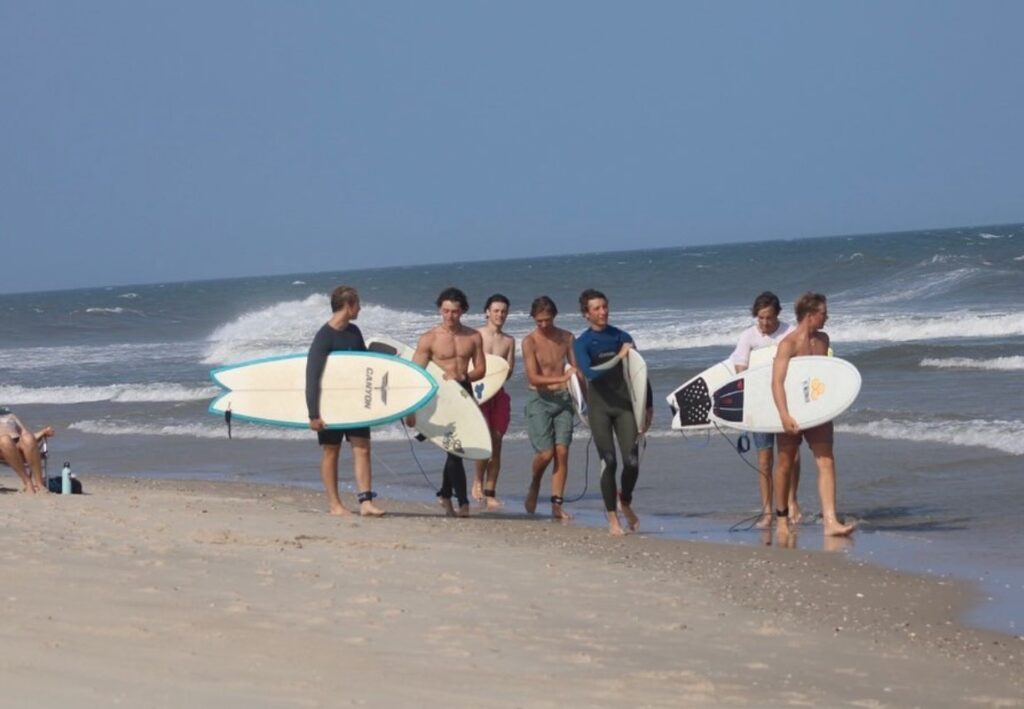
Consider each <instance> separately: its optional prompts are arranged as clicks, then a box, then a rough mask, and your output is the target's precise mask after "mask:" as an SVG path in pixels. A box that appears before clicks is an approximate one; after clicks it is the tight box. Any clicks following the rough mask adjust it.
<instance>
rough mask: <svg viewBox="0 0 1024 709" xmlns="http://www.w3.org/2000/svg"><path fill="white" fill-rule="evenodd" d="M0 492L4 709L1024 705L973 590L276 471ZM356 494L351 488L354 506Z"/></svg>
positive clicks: (1011, 661)
mask: <svg viewBox="0 0 1024 709" xmlns="http://www.w3.org/2000/svg"><path fill="white" fill-rule="evenodd" d="M86 483H87V491H88V492H89V493H90V494H88V495H82V496H74V497H61V496H57V495H54V496H49V497H48V498H45V499H33V498H29V497H26V496H23V495H20V494H16V493H14V492H13V491H11V490H9V489H8V490H4V492H5V493H6V494H2V495H0V515H2V520H3V523H2V529H3V531H4V535H3V541H4V544H3V548H2V552H0V555H2V557H0V558H2V561H3V569H4V575H3V578H4V581H3V594H4V599H5V601H6V604H5V605H6V613H5V615H4V619H3V622H2V625H0V628H2V638H3V643H2V650H0V702H2V703H3V705H5V706H27V707H33V706H57V705H62V706H75V707H107V706H111V705H122V706H132V707H181V706H184V705H186V704H188V705H192V706H197V707H207V706H210V707H214V706H215V707H236V706H237V707H290V706H298V707H303V706H312V707H317V706H328V707H331V706H348V705H358V706H387V707H392V706H443V705H449V706H452V705H453V706H494V707H564V706H581V707H593V706H674V707H678V706H721V705H751V704H758V705H762V706H858V707H887V706H893V707H911V706H922V707H934V706H958V707H962V706H967V707H972V706H998V707H1011V706H1024V679H1022V678H1024V671H1022V670H1024V662H1022V653H1024V641H1022V640H1021V639H1019V638H1013V637H1009V636H1004V635H997V634H994V633H986V632H982V631H977V630H972V629H968V628H965V627H964V626H963V625H961V624H959V623H958V622H957V618H958V617H959V614H960V613H961V611H962V610H963V608H965V607H966V605H967V604H968V603H969V602H970V599H971V593H972V591H971V590H970V589H969V588H966V587H965V586H962V585H958V584H956V583H953V582H948V581H942V580H939V579H934V578H919V577H914V576H909V575H905V574H900V573H897V572H894V571H889V570H885V569H880V568H874V567H871V566H868V565H865V564H858V563H856V562H852V561H849V560H847V559H845V558H842V557H841V556H839V555H831V554H826V553H821V552H807V551H799V550H793V549H779V548H776V547H771V548H757V547H741V546H733V545H714V544H701V543H691V542H685V541H669V540H661V539H654V538H650V537H645V536H643V535H637V536H631V537H628V538H625V539H611V538H609V537H607V536H606V535H605V534H604V533H603V532H602V531H601V530H595V529H587V528H580V527H577V526H573V525H568V526H565V525H559V524H555V523H552V522H550V521H546V520H544V519H543V518H537V519H527V518H525V517H524V516H521V515H517V514H505V515H481V516H478V517H474V518H472V519H468V520H451V519H444V518H442V517H440V516H438V508H437V507H435V506H433V505H430V506H427V505H404V506H399V505H397V504H395V503H391V504H388V501H387V500H385V501H383V502H382V503H381V504H382V505H383V506H385V507H387V508H388V509H389V511H390V512H391V514H389V516H388V517H386V518H384V519H381V520H363V519H358V518H351V519H338V518H334V517H330V516H328V515H326V514H324V513H323V512H322V509H323V507H324V504H323V500H322V495H320V494H316V493H313V492H309V491H305V490H297V489H290V488H279V487H269V486H267V487H264V486H243V485H239V484H227V483H204V482H167V481H153V480H134V479H116V478H102V477H96V476H91V477H90V478H89V479H88V480H87V481H86ZM348 503H349V504H351V500H348Z"/></svg>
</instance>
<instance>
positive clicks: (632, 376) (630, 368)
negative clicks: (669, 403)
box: [622, 349, 647, 432]
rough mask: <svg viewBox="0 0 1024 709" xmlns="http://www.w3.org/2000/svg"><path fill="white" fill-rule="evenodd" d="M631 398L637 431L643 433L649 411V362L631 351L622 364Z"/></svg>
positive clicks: (634, 351)
mask: <svg viewBox="0 0 1024 709" xmlns="http://www.w3.org/2000/svg"><path fill="white" fill-rule="evenodd" d="M622 366H623V372H622V373H623V375H624V376H625V379H626V386H627V387H628V388H629V398H630V401H631V402H632V403H633V416H634V418H636V430H637V431H638V432H641V431H643V428H644V416H645V414H646V411H647V362H645V361H644V358H643V357H641V356H640V353H639V352H637V351H636V350H634V349H630V350H629V353H628V354H627V355H626V358H625V361H624V362H623V363H622Z"/></svg>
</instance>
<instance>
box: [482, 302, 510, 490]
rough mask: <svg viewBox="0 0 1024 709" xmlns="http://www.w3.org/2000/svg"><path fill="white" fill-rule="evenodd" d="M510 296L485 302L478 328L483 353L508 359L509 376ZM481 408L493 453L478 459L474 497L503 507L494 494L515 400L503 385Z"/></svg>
mask: <svg viewBox="0 0 1024 709" xmlns="http://www.w3.org/2000/svg"><path fill="white" fill-rule="evenodd" d="M508 308H509V301H508V298H506V297H505V296H503V295H502V294H501V293H495V294H494V295H492V296H491V297H490V298H488V299H487V303H486V304H485V305H484V317H485V318H486V319H487V323H486V324H485V325H484V326H483V327H479V328H477V332H479V333H480V337H482V338H483V343H484V353H485V354H492V355H495V356H497V357H501V358H502V359H504V360H505V361H506V362H508V376H509V377H511V376H512V370H513V369H515V364H516V340H515V338H514V337H512V336H511V335H507V334H505V332H504V331H503V330H502V328H503V327H504V326H505V321H506V320H507V319H508ZM480 412H481V413H482V414H483V415H484V419H485V420H486V421H487V428H488V429H489V430H490V432H491V457H490V458H488V459H487V460H478V461H476V477H475V479H474V481H473V498H474V499H476V500H477V501H480V500H483V501H485V503H486V505H487V509H488V510H496V509H498V508H500V507H501V506H502V505H501V501H500V500H499V499H498V498H497V497H496V496H495V493H496V492H497V487H498V474H499V473H500V472H501V442H502V439H503V438H504V437H505V434H506V433H507V432H508V424H509V421H511V419H512V400H511V399H510V398H509V395H508V392H507V391H505V387H504V386H503V387H502V388H501V389H499V390H498V393H497V394H495V395H494V396H492V397H491V398H490V399H488V400H487V401H485V402H484V403H483V404H481V405H480Z"/></svg>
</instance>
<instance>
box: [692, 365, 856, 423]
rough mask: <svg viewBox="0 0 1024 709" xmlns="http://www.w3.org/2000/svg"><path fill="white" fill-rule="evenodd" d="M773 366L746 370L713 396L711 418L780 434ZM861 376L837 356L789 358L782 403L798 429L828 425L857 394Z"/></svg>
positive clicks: (854, 368) (846, 407) (721, 387)
mask: <svg viewBox="0 0 1024 709" xmlns="http://www.w3.org/2000/svg"><path fill="white" fill-rule="evenodd" d="M772 369H773V365H763V366H760V367H757V368H755V369H748V370H746V371H745V372H743V373H742V374H739V375H737V376H735V377H733V378H732V379H730V380H729V381H728V382H726V383H725V384H723V385H722V386H720V387H719V388H718V389H717V390H716V391H715V392H714V393H713V394H712V395H711V398H712V402H713V403H712V407H711V420H712V421H717V422H719V423H720V424H722V425H725V426H731V427H733V428H738V429H740V430H742V431H754V432H757V433H780V432H782V431H783V428H782V421H781V419H780V418H779V411H778V409H777V408H776V406H775V400H774V398H773V397H772ZM860 385H861V378H860V372H858V371H857V368H856V367H854V366H853V365H852V364H850V363H849V362H847V361H846V360H845V359H839V358H838V357H794V358H793V359H791V360H790V361H789V368H788V369H787V371H786V382H785V388H786V403H787V405H788V406H789V413H790V414H791V415H792V416H793V418H795V419H796V421H797V423H798V424H799V425H800V428H801V429H807V428H812V427H814V426H817V425H819V424H823V423H825V422H826V421H831V420H832V419H834V418H835V417H836V416H838V415H839V414H841V413H843V412H844V411H846V409H848V408H849V407H850V404H852V403H853V401H854V399H856V398H857V394H858V393H859V392H860Z"/></svg>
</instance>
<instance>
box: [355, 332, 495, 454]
mask: <svg viewBox="0 0 1024 709" xmlns="http://www.w3.org/2000/svg"><path fill="white" fill-rule="evenodd" d="M366 347H367V349H369V350H370V351H372V352H383V353H386V354H394V355H397V356H398V357H401V358H402V359H405V360H410V361H411V360H412V356H413V355H414V354H415V353H416V350H414V349H413V348H412V347H409V346H408V345H405V344H403V343H401V342H398V341H397V340H393V339H391V338H389V337H371V338H370V339H368V340H367V341H366ZM426 369H427V373H428V374H430V375H431V376H433V377H434V379H435V380H436V381H437V383H438V386H437V393H436V394H435V396H434V397H433V398H432V399H431V400H430V401H428V402H427V403H426V405H424V406H423V408H421V409H420V410H419V411H417V412H416V427H415V428H416V430H417V431H419V433H420V434H422V435H423V437H424V438H426V439H427V440H429V441H430V442H431V443H433V444H434V445H436V446H438V447H439V448H441V449H442V450H443V451H445V452H446V453H452V454H454V455H457V456H459V457H460V458H467V459H469V460H486V459H487V458H490V457H491V432H490V430H489V429H488V428H487V421H486V420H485V419H484V415H483V414H482V413H480V407H479V406H477V404H476V401H475V400H474V398H473V395H472V394H470V393H469V392H468V391H466V390H465V389H464V388H462V387H461V386H460V385H459V384H457V383H456V382H453V381H451V380H448V379H445V378H444V372H443V371H442V370H441V368H440V367H438V366H437V365H436V364H434V363H433V362H430V363H428V364H427V367H426Z"/></svg>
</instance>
